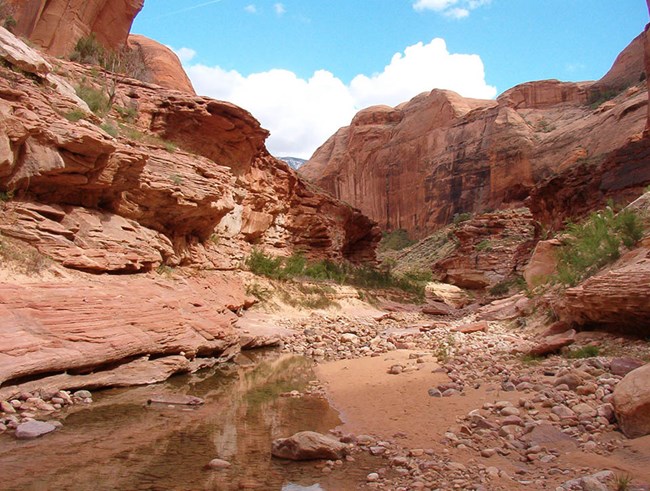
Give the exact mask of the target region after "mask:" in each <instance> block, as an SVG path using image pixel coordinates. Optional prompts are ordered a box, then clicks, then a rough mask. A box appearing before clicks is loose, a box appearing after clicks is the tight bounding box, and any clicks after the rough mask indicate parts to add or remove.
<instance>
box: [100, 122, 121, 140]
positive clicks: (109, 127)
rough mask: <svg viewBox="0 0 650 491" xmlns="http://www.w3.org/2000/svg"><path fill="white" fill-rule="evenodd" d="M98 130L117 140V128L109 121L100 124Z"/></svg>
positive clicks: (118, 132)
mask: <svg viewBox="0 0 650 491" xmlns="http://www.w3.org/2000/svg"><path fill="white" fill-rule="evenodd" d="M100 128H101V129H103V130H104V131H105V132H106V133H108V134H109V135H111V136H112V137H113V138H117V137H118V135H119V134H120V130H119V129H118V128H117V126H115V125H114V124H113V123H111V122H110V121H107V122H105V123H102V125H101V126H100Z"/></svg>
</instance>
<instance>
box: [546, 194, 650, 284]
mask: <svg viewBox="0 0 650 491" xmlns="http://www.w3.org/2000/svg"><path fill="white" fill-rule="evenodd" d="M566 233H567V234H568V237H567V238H566V240H565V244H564V246H563V247H562V249H561V250H560V253H559V262H558V272H557V280H558V281H559V282H560V283H563V284H565V285H569V286H575V285H577V284H578V283H579V282H580V281H582V280H583V279H585V278H588V277H589V276H591V275H593V274H594V273H596V271H598V270H599V269H600V268H602V267H603V266H605V265H606V264H608V263H610V262H612V261H615V260H616V259H618V257H619V256H620V248H621V246H622V245H624V246H626V247H631V246H632V245H634V244H635V243H636V242H638V241H639V240H640V239H641V238H642V237H643V225H642V223H641V220H640V218H639V216H638V215H637V214H636V213H635V212H633V211H630V210H623V211H621V212H619V213H618V214H616V213H614V210H613V209H612V206H611V205H610V206H608V207H607V208H606V209H605V210H602V211H600V212H594V213H592V214H591V215H590V216H589V218H588V219H587V220H586V221H585V222H583V223H581V224H569V225H568V226H567V228H566Z"/></svg>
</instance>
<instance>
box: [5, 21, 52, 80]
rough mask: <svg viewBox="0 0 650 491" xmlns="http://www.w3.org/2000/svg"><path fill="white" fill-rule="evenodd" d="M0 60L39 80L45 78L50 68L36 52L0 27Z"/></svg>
mask: <svg viewBox="0 0 650 491" xmlns="http://www.w3.org/2000/svg"><path fill="white" fill-rule="evenodd" d="M0 58H3V59H5V60H7V62H9V63H10V64H11V65H13V66H15V67H16V68H18V69H20V70H22V71H24V72H27V73H33V74H34V75H37V76H39V77H41V78H45V77H47V75H48V74H49V73H50V71H52V66H51V65H50V64H49V63H48V62H47V61H45V58H43V57H42V56H41V55H40V54H39V53H38V52H37V51H36V50H34V49H32V48H30V47H29V46H27V45H26V44H25V43H24V42H22V41H21V40H20V39H18V38H17V37H16V36H14V35H13V34H11V33H10V32H9V31H7V30H6V29H5V28H3V27H0Z"/></svg>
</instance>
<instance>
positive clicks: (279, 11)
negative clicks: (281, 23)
mask: <svg viewBox="0 0 650 491" xmlns="http://www.w3.org/2000/svg"><path fill="white" fill-rule="evenodd" d="M273 8H274V9H275V13H276V14H278V15H283V14H284V13H285V12H286V11H287V9H286V8H285V6H284V4H282V3H276V4H275V5H273Z"/></svg>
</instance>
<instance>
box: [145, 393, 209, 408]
mask: <svg viewBox="0 0 650 491" xmlns="http://www.w3.org/2000/svg"><path fill="white" fill-rule="evenodd" d="M204 402H205V401H204V400H203V399H201V398H200V397H195V396H190V395H182V394H156V395H153V396H151V397H149V399H147V404H171V405H174V406H199V405H201V404H203V403H204Z"/></svg>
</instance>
